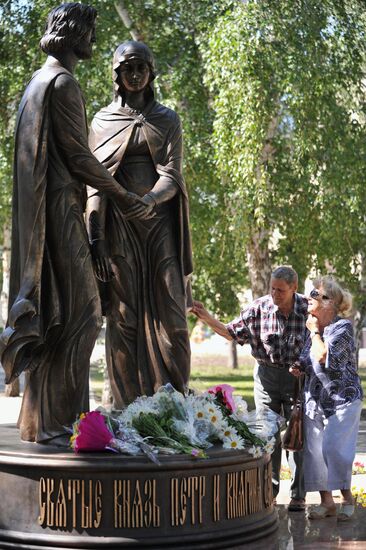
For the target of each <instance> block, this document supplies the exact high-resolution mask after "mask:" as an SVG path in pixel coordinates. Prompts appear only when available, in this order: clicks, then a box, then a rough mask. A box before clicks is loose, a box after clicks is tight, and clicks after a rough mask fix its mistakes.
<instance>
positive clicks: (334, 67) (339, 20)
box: [203, 0, 366, 290]
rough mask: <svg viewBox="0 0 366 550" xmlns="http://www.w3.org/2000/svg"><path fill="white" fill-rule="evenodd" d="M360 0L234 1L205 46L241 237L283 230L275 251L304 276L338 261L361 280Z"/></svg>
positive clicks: (220, 147) (222, 159) (364, 28)
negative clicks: (255, 230) (260, 229)
mask: <svg viewBox="0 0 366 550" xmlns="http://www.w3.org/2000/svg"><path fill="white" fill-rule="evenodd" d="M364 7H365V6H364V2H363V1H344V2H338V1H337V0H328V1H324V2H321V3H319V2H317V1H315V0H308V1H306V2H299V1H297V0H279V1H278V2H271V1H270V0H262V1H254V0H253V1H248V2H246V3H236V4H235V5H234V4H233V6H232V8H231V9H229V10H228V11H227V12H226V13H225V14H224V15H223V16H222V17H220V18H219V19H218V21H217V25H216V27H215V28H214V29H213V31H212V32H211V33H210V36H209V39H208V45H209V48H208V49H205V50H204V51H203V55H204V59H205V63H206V67H207V74H206V82H207V85H208V86H209V88H210V91H211V93H212V96H213V108H214V111H215V121H214V134H213V139H214V148H215V151H216V164H217V167H218V169H219V171H220V173H221V174H223V175H224V176H225V185H226V189H227V192H228V194H229V195H230V197H231V203H232V204H233V205H234V206H233V208H232V214H233V216H234V219H235V222H234V225H235V230H236V235H237V238H239V235H240V238H241V241H242V243H243V244H244V245H245V243H247V242H248V239H249V237H250V235H251V232H252V231H253V228H255V227H265V228H266V229H268V230H269V232H270V234H272V235H274V234H275V231H279V239H278V241H277V242H276V243H275V244H274V246H273V247H272V262H273V263H280V262H286V263H291V264H292V265H294V267H295V268H296V269H297V270H298V271H299V274H300V276H301V278H303V277H304V275H306V273H308V272H309V270H310V268H315V269H320V270H322V271H324V270H325V268H326V267H327V268H328V269H329V267H332V268H333V269H334V270H336V272H337V274H338V275H339V276H340V277H341V278H344V279H346V280H347V281H348V282H353V283H355V284H354V285H353V289H354V290H355V289H356V286H357V280H358V278H359V266H360V259H361V256H360V255H361V253H362V252H363V250H364V249H365V245H366V241H365V229H364V227H365V224H364V214H363V208H362V205H363V204H364V199H365V186H364V182H363V179H364V178H363V175H362V174H363V173H364V168H365V162H364V159H365V142H366V141H365V138H366V128H365V123H364V122H365V101H364V84H363V73H364V60H365V53H366V42H365V34H366V18H365V11H364Z"/></svg>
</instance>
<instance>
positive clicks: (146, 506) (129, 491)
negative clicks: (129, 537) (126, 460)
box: [113, 479, 160, 528]
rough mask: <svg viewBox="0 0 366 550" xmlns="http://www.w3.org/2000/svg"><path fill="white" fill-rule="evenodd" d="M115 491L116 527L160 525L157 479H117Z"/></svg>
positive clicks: (114, 485) (114, 484)
mask: <svg viewBox="0 0 366 550" xmlns="http://www.w3.org/2000/svg"><path fill="white" fill-rule="evenodd" d="M113 492H114V499H113V500H114V527H116V528H121V527H132V528H138V527H159V526H160V506H159V505H158V504H157V503H156V480H155V479H147V480H146V481H145V482H140V481H139V480H136V481H131V480H130V479H116V480H114V483H113Z"/></svg>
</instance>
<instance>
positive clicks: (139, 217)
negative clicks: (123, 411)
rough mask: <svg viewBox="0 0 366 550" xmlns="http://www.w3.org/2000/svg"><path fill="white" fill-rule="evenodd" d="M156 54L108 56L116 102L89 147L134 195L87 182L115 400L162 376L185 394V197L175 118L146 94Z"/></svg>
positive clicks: (134, 48)
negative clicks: (126, 198) (128, 199)
mask: <svg viewBox="0 0 366 550" xmlns="http://www.w3.org/2000/svg"><path fill="white" fill-rule="evenodd" d="M154 78H155V68H154V59H153V56H152V53H151V51H150V50H149V48H148V47H147V46H146V45H145V44H143V43H142V42H135V41H128V42H124V43H123V44H120V45H119V46H118V48H117V49H116V52H115V54H114V60H113V84H114V92H115V97H114V101H113V102H112V103H111V104H110V105H108V106H107V107H105V108H104V109H102V110H101V111H99V113H97V114H96V116H95V117H94V120H93V122H92V126H91V132H90V138H89V145H90V148H91V150H92V151H93V153H94V155H95V156H96V157H97V159H98V160H99V161H100V162H101V163H102V164H103V165H104V166H106V168H107V169H108V170H109V172H110V174H111V175H113V176H114V177H115V179H116V180H117V181H118V182H119V184H120V186H121V188H122V189H124V190H127V191H129V192H132V191H133V193H135V194H136V195H138V196H139V197H140V201H139V202H137V203H135V205H134V206H132V207H130V208H127V209H123V208H121V207H120V206H118V205H116V204H115V203H113V202H112V201H111V200H109V199H108V198H107V196H106V195H104V194H101V193H98V192H96V191H95V190H93V189H90V192H89V199H88V209H87V211H88V213H87V218H88V226H89V236H90V240H91V243H92V251H93V257H94V260H95V265H96V274H97V276H98V278H99V279H100V280H101V281H104V282H105V285H104V298H105V314H106V319H107V329H106V357H107V365H108V370H109V375H110V379H111V387H112V393H113V397H114V403H115V406H116V407H118V408H122V407H123V406H126V405H128V404H129V403H131V402H132V401H133V400H134V399H135V398H136V397H138V396H140V395H151V394H153V393H154V392H155V391H156V390H157V389H158V388H159V387H160V386H161V385H163V384H166V383H167V382H170V383H171V384H172V385H173V386H174V387H175V388H176V389H177V390H180V391H184V390H185V388H186V386H187V384H188V379H189V370H190V345H189V336H188V328H187V319H186V308H187V307H188V306H189V305H190V302H189V300H190V284H189V275H190V273H191V271H192V258H191V245H190V235H189V224H188V196H187V191H186V188H185V185H184V181H183V177H182V128H181V124H180V120H179V117H178V115H177V114H176V113H175V112H174V111H172V110H171V109H168V108H167V107H165V106H164V105H161V104H160V103H158V102H157V101H156V100H155V98H154V89H153V80H154Z"/></svg>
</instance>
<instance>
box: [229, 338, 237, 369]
mask: <svg viewBox="0 0 366 550" xmlns="http://www.w3.org/2000/svg"><path fill="white" fill-rule="evenodd" d="M227 359H228V361H227V366H228V367H229V369H237V368H238V350H237V343H236V342H235V340H231V342H230V348H229V356H228V358H227Z"/></svg>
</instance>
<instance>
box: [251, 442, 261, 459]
mask: <svg viewBox="0 0 366 550" xmlns="http://www.w3.org/2000/svg"><path fill="white" fill-rule="evenodd" d="M248 453H250V454H251V455H253V457H254V458H260V457H261V456H262V454H263V451H262V449H261V447H256V446H255V445H253V447H250V449H248Z"/></svg>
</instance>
